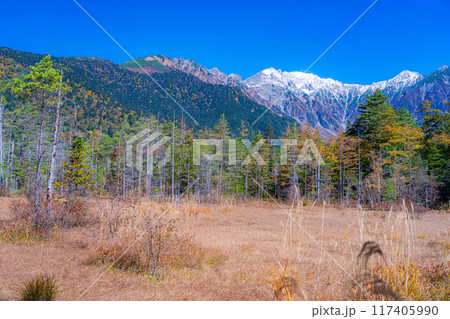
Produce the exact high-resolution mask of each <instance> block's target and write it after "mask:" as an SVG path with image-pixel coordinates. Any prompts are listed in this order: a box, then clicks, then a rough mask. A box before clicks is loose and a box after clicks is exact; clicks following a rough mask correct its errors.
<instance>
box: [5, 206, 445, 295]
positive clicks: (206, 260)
mask: <svg viewBox="0 0 450 319" xmlns="http://www.w3.org/2000/svg"><path fill="white" fill-rule="evenodd" d="M9 202H10V199H9V198H0V226H1V225H6V224H8V222H9V219H10V215H9V211H8V206H9ZM90 204H91V205H90V206H91V207H92V208H93V213H94V214H95V215H96V216H97V217H98V222H97V223H95V224H93V225H90V226H87V227H75V228H72V229H70V230H60V231H59V234H58V236H57V237H55V238H53V239H47V240H40V241H33V240H31V241H28V242H25V243H24V242H19V243H11V242H7V241H0V300H2V299H5V300H13V299H16V298H17V289H18V287H19V286H20V284H21V283H23V282H25V281H28V280H30V279H32V278H34V277H36V276H39V275H41V274H47V275H48V276H50V277H52V278H55V280H56V281H57V282H58V284H59V290H58V295H57V296H56V298H57V300H76V299H78V297H79V296H80V295H81V294H82V293H83V292H85V290H86V289H87V288H88V287H89V286H90V285H91V284H92V283H93V282H94V281H95V280H96V279H97V278H98V277H99V276H100V275H101V274H102V273H103V272H104V271H105V269H106V268H107V266H108V265H107V262H108V260H105V262H99V263H94V264H93V263H92V262H90V261H91V260H92V256H95V253H96V252H98V249H99V248H101V247H103V248H105V247H107V246H108V245H111V246H114V244H115V243H117V242H120V245H122V246H121V247H119V248H120V249H118V251H120V250H122V249H123V247H126V246H127V244H128V243H130V242H131V241H132V240H133V238H136V234H138V233H140V232H141V231H142V223H143V221H144V220H145V219H146V218H148V216H149V215H154V214H160V213H162V212H164V211H165V210H166V209H168V208H169V207H170V205H169V204H163V203H155V202H147V201H144V200H136V199H129V200H127V201H110V200H107V199H91V200H90ZM283 207H284V209H286V210H287V211H291V212H292V216H293V217H294V219H295V222H294V221H293V220H292V219H290V218H289V217H288V216H287V215H286V214H285V213H284V212H283V211H282V210H281V209H280V208H279V207H278V206H277V205H276V204H275V203H267V202H264V203H257V202H248V203H241V204H230V203H228V204H221V205H212V204H192V203H187V202H186V203H180V204H177V205H176V206H174V207H172V208H170V209H168V210H167V213H166V215H165V217H166V218H168V219H174V220H176V234H177V236H180V238H189V240H188V242H187V243H181V242H178V244H179V245H181V246H178V247H177V246H176V245H175V246H174V247H171V249H169V250H168V251H167V255H165V257H164V258H166V259H165V260H163V265H164V266H163V268H162V269H161V275H160V276H158V277H157V278H152V277H149V276H148V275H145V274H142V273H140V272H135V271H130V270H129V269H128V270H127V269H125V270H124V269H117V268H114V267H113V268H112V269H110V270H109V271H107V272H106V273H105V275H104V276H103V277H101V279H100V280H99V281H98V282H96V284H95V285H93V286H92V288H91V289H90V290H89V291H87V292H86V294H84V295H83V298H82V299H87V300H274V299H275V297H276V296H274V288H273V286H271V284H270V282H271V278H272V279H273V277H274V276H275V278H278V279H280V280H281V283H283V282H282V281H283V266H284V265H289V267H291V268H290V269H291V270H292V269H294V270H292V271H291V270H289V269H288V268H286V269H285V272H289V271H291V272H293V273H294V274H295V277H296V278H297V279H298V278H301V279H304V278H308V280H300V282H298V284H299V285H300V286H301V291H300V292H297V293H295V294H294V296H293V297H292V298H290V297H289V298H287V299H300V300H303V299H306V298H307V299H309V300H348V299H355V298H356V297H355V295H354V294H353V292H352V289H351V287H352V285H353V284H354V282H353V281H352V280H351V279H350V278H349V276H348V275H347V274H346V273H345V272H344V271H343V270H342V269H341V268H340V267H339V266H337V265H336V263H335V262H334V261H333V260H331V258H330V256H332V257H333V258H334V259H335V260H336V262H338V263H339V264H340V265H341V266H342V267H343V268H344V269H345V270H346V271H347V272H348V274H350V275H351V276H352V277H353V278H356V276H357V274H358V271H359V268H358V267H359V266H358V263H357V260H358V258H357V255H358V253H359V250H360V248H361V245H362V244H363V243H364V242H366V241H368V240H373V241H376V242H377V243H378V244H379V245H380V247H381V249H382V250H383V257H381V256H377V257H376V258H373V260H371V261H370V267H371V269H381V268H380V267H387V268H386V269H389V267H393V266H395V265H396V263H399V262H402V261H405V262H412V263H413V264H414V265H416V267H419V268H420V269H422V268H421V267H425V266H426V265H433V266H435V265H443V266H441V267H443V269H444V270H447V269H448V262H449V251H448V243H449V230H450V229H449V223H448V216H449V215H448V213H443V212H430V213H427V214H425V215H423V216H422V217H421V218H420V219H411V218H408V215H407V214H406V213H405V212H395V211H391V212H372V211H362V210H357V209H351V208H340V207H324V206H323V205H319V204H318V203H310V204H309V205H308V206H299V207H291V206H290V205H287V204H286V205H283ZM298 224H299V225H301V227H302V228H303V229H304V230H306V231H307V232H308V234H309V235H311V236H312V237H313V238H314V239H315V240H316V242H314V241H313V240H312V239H311V238H310V237H309V235H308V234H306V233H305V232H304V231H303V230H302V229H301V228H300V227H299V225H298ZM2 227H3V226H2ZM105 243H106V246H105ZM114 249H117V247H115V248H114ZM114 254H118V252H117V251H115V252H114ZM119 255H120V254H119ZM114 256H117V255H114ZM192 256H194V257H192ZM286 263H287V264H286ZM280 265H282V266H281V268H280ZM377 267H378V268H377ZM118 268H120V267H118ZM125 268H126V267H125ZM380 271H381V270H380ZM276 274H279V275H281V276H278V277H276ZM380 275H381V273H380ZM430 276H431V275H430ZM285 277H286V278H288V277H289V278H290V277H292V273H291V274H286V276H285ZM286 278H284V279H286ZM385 279H386V281H387V282H389V281H390V279H389V277H386V278H385ZM272 283H273V281H272ZM393 285H394V284H393ZM393 288H394V289H396V288H397V287H393ZM289 291H291V292H292V290H289ZM291 295H292V294H291ZM291 295H290V296H291ZM364 298H365V299H367V298H368V297H367V296H365V297H364ZM444 298H445V297H444Z"/></svg>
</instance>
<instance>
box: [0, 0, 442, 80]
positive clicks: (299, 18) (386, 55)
mask: <svg viewBox="0 0 450 319" xmlns="http://www.w3.org/2000/svg"><path fill="white" fill-rule="evenodd" d="M78 1H79V3H80V4H81V5H82V6H83V7H85V9H86V10H87V11H88V12H90V13H91V14H92V16H93V17H94V18H96V19H97V20H98V22H99V23H100V24H102V25H103V27H104V28H105V29H106V30H108V31H109V32H110V33H111V35H112V36H113V37H115V38H116V39H117V41H118V42H119V43H121V44H122V45H123V47H125V49H126V50H127V51H128V52H129V53H130V54H131V55H132V56H134V57H136V58H138V57H144V56H149V55H155V54H166V55H168V56H169V57H186V58H192V59H194V60H195V61H197V62H198V63H200V64H203V65H204V66H206V67H208V68H212V67H218V68H219V69H220V70H221V71H222V72H225V73H227V74H229V73H236V74H240V75H242V76H243V78H246V77H248V76H251V75H253V74H255V73H257V72H259V71H261V70H263V69H265V68H268V67H274V68H276V69H281V70H283V71H304V70H305V69H307V68H308V66H309V65H310V64H311V63H312V62H313V61H314V60H315V59H316V58H317V57H318V56H319V55H320V54H321V53H322V52H323V51H324V50H325V49H326V48H327V47H328V46H329V45H330V44H331V43H332V42H333V41H335V40H336V39H337V38H338V37H339V35H340V34H341V33H342V32H343V31H344V30H345V29H346V28H347V27H348V26H349V25H350V24H351V23H352V22H353V21H354V20H355V19H356V18H357V17H358V16H359V15H360V14H361V13H362V12H363V11H364V10H366V9H367V7H369V6H370V5H371V4H372V2H373V1H374V0H352V1H350V0H348V1H346V0H317V1H312V0H310V1H299V0H297V1H285V0H278V1H262V0H260V1H245V0H241V1H235V0H229V1H161V0H160V1H149V0H147V1H144V0H127V1H115V0H109V1H105V0H95V1H93V0H78ZM449 20H450V1H449V0H427V1H423V0H421V1H418V0H379V1H378V2H377V3H376V4H375V5H374V6H373V7H372V8H371V10H370V11H368V12H367V13H366V15H365V16H364V17H362V18H361V20H359V22H357V23H356V24H355V25H354V27H353V28H351V29H350V30H349V31H348V32H347V33H346V34H345V35H344V36H343V37H342V38H341V39H340V41H339V42H338V43H336V44H335V45H334V46H333V48H331V49H330V50H329V51H328V52H327V53H326V54H325V55H324V56H323V58H321V60H320V61H318V62H317V64H315V65H314V66H313V67H312V68H311V69H310V72H311V73H315V74H317V75H319V76H321V77H331V78H334V79H337V80H340V81H343V82H348V83H362V84H367V83H372V82H375V81H380V80H385V79H388V78H392V77H393V76H395V75H397V74H398V73H399V72H400V71H402V70H411V71H417V72H420V73H422V74H429V73H430V72H432V71H434V70H435V69H437V68H439V67H440V66H442V65H444V64H450V23H449ZM0 46H6V47H11V48H14V49H18V50H23V51H28V52H35V53H45V54H51V55H54V56H96V57H102V58H106V59H109V60H112V61H114V62H117V63H121V62H124V61H126V60H128V57H127V56H126V54H125V53H123V52H122V51H121V49H120V48H119V47H117V45H116V44H115V43H114V42H113V41H112V40H111V39H109V38H108V37H107V36H106V35H105V34H104V33H103V31H101V30H100V29H99V28H98V27H97V26H96V25H95V24H94V23H93V22H92V21H91V20H90V19H89V18H88V17H87V16H86V14H85V13H84V12H83V11H81V9H80V8H79V7H78V6H77V5H76V4H75V3H74V2H73V1H72V0H40V1H22V0H2V1H1V4H0Z"/></svg>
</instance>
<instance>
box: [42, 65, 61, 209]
mask: <svg viewBox="0 0 450 319" xmlns="http://www.w3.org/2000/svg"><path fill="white" fill-rule="evenodd" d="M61 87H62V71H61V80H60V82H59V89H58V102H57V103H56V118H55V125H54V128H53V142H52V155H51V158H50V172H49V175H48V182H47V200H46V204H47V214H48V216H52V208H53V207H52V202H53V183H54V180H55V164H56V146H57V144H58V133H59V114H60V110H61Z"/></svg>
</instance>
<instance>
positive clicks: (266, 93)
mask: <svg viewBox="0 0 450 319" xmlns="http://www.w3.org/2000/svg"><path fill="white" fill-rule="evenodd" d="M421 79H422V76H421V75H420V74H419V73H417V72H410V71H403V72H401V73H400V74H399V75H397V76H396V77H394V78H393V79H391V80H388V81H382V82H376V83H373V84H371V85H361V84H346V83H342V82H339V81H336V80H333V79H323V78H320V77H319V76H317V75H314V74H311V73H303V72H282V71H280V70H275V69H274V68H269V69H266V70H263V71H261V72H259V73H257V74H255V75H254V76H252V77H250V78H248V79H246V80H245V81H244V83H245V84H246V85H247V86H248V87H250V88H251V89H252V90H253V91H255V92H257V93H258V95H259V96H260V97H261V98H263V99H264V100H265V101H267V102H268V103H267V104H266V106H268V107H270V108H271V109H273V110H274V111H276V110H279V111H280V112H281V113H283V114H287V115H289V116H290V117H292V118H294V119H295V120H296V121H297V122H299V123H307V124H309V125H311V126H313V127H318V128H319V130H320V131H322V132H323V133H326V132H328V133H331V134H334V133H336V132H337V131H338V130H339V129H340V128H345V126H346V124H347V123H348V121H349V120H352V119H353V118H354V116H355V115H356V112H357V106H358V104H359V103H361V102H362V100H363V99H364V97H365V96H366V95H367V94H370V93H371V92H373V91H374V90H375V89H377V88H379V89H381V90H383V92H385V93H386V94H387V95H389V96H390V97H391V99H392V98H394V97H397V96H399V95H401V94H402V93H404V92H405V90H407V89H408V88H409V87H411V86H412V85H414V84H415V83H417V82H418V81H420V80H421Z"/></svg>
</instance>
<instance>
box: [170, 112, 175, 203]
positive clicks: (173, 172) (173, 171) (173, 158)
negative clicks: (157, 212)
mask: <svg viewBox="0 0 450 319" xmlns="http://www.w3.org/2000/svg"><path fill="white" fill-rule="evenodd" d="M171 186H172V204H173V203H174V202H175V194H174V187H175V111H173V121H172V185H171Z"/></svg>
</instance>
